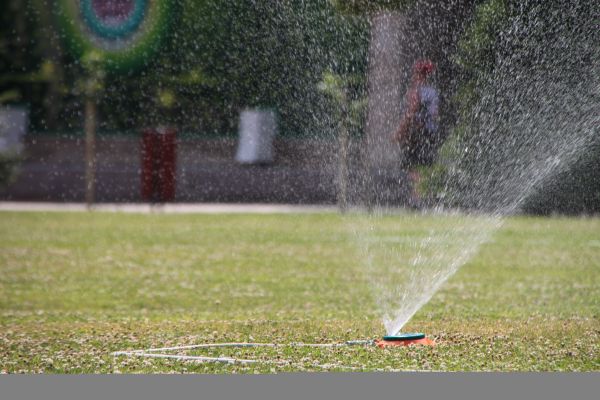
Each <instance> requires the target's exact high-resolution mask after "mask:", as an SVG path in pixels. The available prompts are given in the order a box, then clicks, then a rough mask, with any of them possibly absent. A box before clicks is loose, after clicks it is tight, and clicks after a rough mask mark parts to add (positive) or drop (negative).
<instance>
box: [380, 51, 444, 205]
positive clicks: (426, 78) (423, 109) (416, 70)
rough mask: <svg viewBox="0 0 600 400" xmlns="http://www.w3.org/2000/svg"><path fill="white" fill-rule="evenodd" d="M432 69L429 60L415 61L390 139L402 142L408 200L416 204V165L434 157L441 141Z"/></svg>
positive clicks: (418, 199) (417, 177) (417, 203)
mask: <svg viewBox="0 0 600 400" xmlns="http://www.w3.org/2000/svg"><path fill="white" fill-rule="evenodd" d="M434 71H435V64H433V63H432V62H431V61H430V60H419V61H417V62H416V63H415V64H414V66H413V74H412V78H411V81H410V84H409V87H408V90H407V92H406V95H405V96H404V112H403V114H402V118H401V119H400V124H399V126H398V129H397V130H396V131H395V132H394V134H393V135H392V140H393V141H394V142H396V143H398V144H400V146H402V150H403V155H404V159H403V163H402V166H403V168H405V169H406V170H408V176H409V180H410V183H411V186H412V195H411V203H412V205H415V206H418V205H419V203H420V197H419V194H418V191H417V187H418V184H419V181H420V174H419V171H418V168H419V167H420V166H426V165H431V164H432V163H433V162H434V161H435V158H436V156H437V148H438V145H439V143H440V132H439V112H438V111H439V110H438V107H439V95H438V91H437V90H436V89H435V87H433V86H432V85H431V83H430V78H431V75H432V74H433V72H434Z"/></svg>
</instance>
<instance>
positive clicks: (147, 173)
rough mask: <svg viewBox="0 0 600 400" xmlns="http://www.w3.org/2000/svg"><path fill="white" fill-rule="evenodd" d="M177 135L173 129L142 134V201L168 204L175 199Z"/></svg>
mask: <svg viewBox="0 0 600 400" xmlns="http://www.w3.org/2000/svg"><path fill="white" fill-rule="evenodd" d="M176 136H177V133H176V131H175V129H173V128H158V129H145V130H144V131H143V132H142V174H141V175H142V199H143V200H145V201H158V202H163V203H164V202H167V201H173V200H174V199H175V179H176V177H175V176H176V170H177V157H176V153H177V142H176Z"/></svg>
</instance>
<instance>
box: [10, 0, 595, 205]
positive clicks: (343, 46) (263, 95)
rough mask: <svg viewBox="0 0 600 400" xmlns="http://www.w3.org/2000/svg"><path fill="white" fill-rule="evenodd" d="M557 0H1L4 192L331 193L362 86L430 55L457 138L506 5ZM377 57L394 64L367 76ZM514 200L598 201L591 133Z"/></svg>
mask: <svg viewBox="0 0 600 400" xmlns="http://www.w3.org/2000/svg"><path fill="white" fill-rule="evenodd" d="M561 3H562V2H561V1H559V0H550V1H537V2H536V1H530V2H526V3H525V4H523V3H521V2H517V1H511V0H486V1H477V0H451V1H443V2H440V1H433V0H424V1H418V2H416V1H401V0H398V1H383V0H381V1H358V0H352V1H350V0H348V1H330V0H304V1H293V0H282V1H260V0H256V1H251V0H227V1H225V0H147V1H146V0H55V1H51V0H4V1H2V2H1V4H0V10H1V11H0V15H1V18H2V23H1V24H0V199H2V200H11V201H56V202H82V201H87V202H88V203H94V202H142V201H144V202H170V201H175V202H231V203H245V202H251V203H310V204H335V203H339V202H340V201H341V200H340V190H344V189H343V188H344V187H345V186H344V184H342V183H340V178H339V177H340V172H339V171H340V160H342V162H343V163H345V164H344V165H345V168H346V169H347V170H348V173H347V177H345V178H344V179H347V180H349V181H355V182H358V181H360V177H361V176H363V175H362V174H361V173H359V171H363V170H364V169H365V168H366V167H365V159H366V158H368V157H367V156H366V155H365V152H366V151H368V150H365V149H366V148H367V147H368V146H366V143H367V142H368V140H367V139H368V136H369V135H371V134H372V133H370V132H369V128H368V123H367V121H368V120H369V115H370V113H371V115H372V114H373V112H374V111H373V108H374V107H377V105H376V103H377V102H376V101H375V99H374V96H375V95H376V93H375V92H374V91H373V87H377V85H378V84H379V85H385V84H386V82H388V81H386V80H385V79H388V80H390V79H391V81H390V82H392V84H394V85H397V86H398V88H399V89H398V91H399V92H400V93H403V92H404V90H403V89H402V88H404V87H406V85H407V81H408V78H409V74H410V69H411V66H412V64H413V61H414V60H415V59H418V58H423V57H426V58H430V59H432V60H433V61H434V62H435V63H436V65H437V70H436V71H437V72H436V76H435V85H436V86H437V87H438V88H439V91H440V94H441V106H440V110H441V126H442V128H443V130H444V135H445V136H447V137H452V135H459V134H460V131H461V130H462V131H464V130H465V126H464V125H465V124H469V123H472V124H475V122H473V121H472V120H469V119H465V118H461V115H464V114H465V113H467V112H468V111H469V110H470V108H472V106H473V102H474V101H476V100H473V99H476V98H477V96H478V95H480V93H479V92H478V91H477V84H476V82H477V79H476V78H477V77H478V76H480V75H481V74H483V73H487V74H490V73H493V70H494V67H495V62H496V59H497V58H498V57H500V56H501V54H500V53H501V51H500V50H501V47H500V46H501V42H502V41H501V39H502V38H501V36H502V35H501V34H500V33H501V32H503V30H505V29H506V26H507V24H508V23H509V21H510V17H511V13H520V15H523V14H524V13H525V14H526V13H527V10H524V9H523V8H524V7H529V8H530V9H539V8H540V6H541V5H542V6H544V8H545V9H547V10H548V18H550V16H551V15H552V13H555V12H556V11H557V10H560V8H561ZM593 3H594V2H593V1H589V2H582V7H580V8H578V10H579V11H578V12H580V13H582V15H583V14H584V13H585V12H586V10H587V11H593V8H594V4H593ZM536 15H537V16H538V17H539V18H541V20H542V21H543V19H544V18H545V15H546V14H544V13H543V12H537V14H536ZM386 26H387V27H388V28H389V27H390V26H392V28H393V29H392V30H391V31H392V32H393V35H395V39H394V38H392V39H391V40H392V41H393V42H394V43H395V44H394V45H393V46H392V47H391V49H392V50H391V51H389V48H386V49H388V50H386V51H385V52H383V51H380V50H378V49H379V48H378V46H379V45H380V44H381V43H384V42H386V40H389V38H387V39H386V37H385V35H384V36H381V32H382V27H384V28H385V27H386ZM549 26H550V25H549ZM548 29H549V31H548V32H547V33H548V34H551V31H550V29H551V28H548ZM384 31H385V32H388V31H387V30H384ZM543 38H544V33H543V32H542V34H541V36H540V38H539V40H543ZM380 63H384V64H385V63H392V64H397V66H398V68H397V70H396V71H397V73H395V76H394V77H390V76H387V77H383V78H377V77H374V76H373V73H372V71H373V70H374V69H376V68H377V67H378V65H380ZM591 65H595V64H591ZM597 72H599V71H597ZM376 79H383V81H382V82H379V83H377V82H374V80H376ZM595 99H596V101H597V97H596V98H595ZM397 106H398V107H399V106H400V105H399V104H398V105H397ZM393 110H394V109H393V108H392V111H391V112H394V111H393ZM399 114H400V111H398V115H399ZM596 118H597V117H596ZM153 138H158V139H156V140H155V139H153ZM257 141H258V144H257ZM157 149H158V150H157ZM432 168H435V166H433V167H432ZM402 176H403V175H402V174H401V173H399V174H397V175H396V176H395V178H394V179H392V180H390V182H392V183H390V185H397V188H396V189H394V190H395V191H396V192H397V193H396V194H395V195H394V196H391V200H390V201H391V202H392V203H394V202H395V203H397V204H398V205H402V204H403V196H405V194H403V193H406V190H405V189H403V188H402V187H403V179H402ZM357 185H358V186H357ZM357 185H354V186H352V187H359V186H360V184H357ZM346 196H350V197H352V196H354V197H356V198H361V196H362V194H361V191H360V190H353V191H352V193H350V194H344V196H343V197H344V198H343V201H347V199H346ZM524 210H525V211H526V212H531V213H553V212H559V213H595V212H598V211H600V141H599V140H595V142H594V143H593V144H592V145H591V146H590V147H589V148H587V149H586V151H585V152H583V153H582V154H581V156H580V157H579V158H578V160H576V162H575V163H574V164H573V165H572V166H570V167H569V168H568V170H565V171H562V172H561V173H560V174H557V175H556V176H555V177H554V178H553V179H552V180H551V181H548V182H545V184H544V187H541V188H539V189H538V190H537V192H536V193H535V194H534V195H533V196H532V197H531V198H530V199H529V200H528V201H527V204H526V205H525V206H524Z"/></svg>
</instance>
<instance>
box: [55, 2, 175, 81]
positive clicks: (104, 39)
mask: <svg viewBox="0 0 600 400" xmlns="http://www.w3.org/2000/svg"><path fill="white" fill-rule="evenodd" d="M172 9H173V7H172V4H171V0H59V2H58V8H57V15H58V17H59V21H60V25H61V27H62V30H63V32H64V34H65V39H66V43H67V46H68V48H69V50H70V51H71V52H72V53H73V54H74V55H75V56H76V57H82V56H83V55H84V54H85V53H87V52H89V51H92V50H93V51H96V52H99V53H100V54H101V58H102V60H103V62H104V64H105V67H106V68H107V69H109V70H111V71H115V72H128V71H131V70H134V69H137V68H139V67H140V66H142V65H143V63H144V62H145V61H146V60H148V59H149V58H150V57H152V55H154V54H155V53H156V51H157V50H158V48H159V47H160V44H161V42H162V40H163V39H164V37H165V36H166V33H167V31H168V28H169V25H170V22H171V17H172Z"/></svg>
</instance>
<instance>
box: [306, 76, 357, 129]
mask: <svg viewBox="0 0 600 400" xmlns="http://www.w3.org/2000/svg"><path fill="white" fill-rule="evenodd" d="M364 86H365V80H364V77H363V75H356V74H346V75H340V74H334V73H333V72H331V71H327V72H325V73H324V74H323V79H322V80H321V82H320V83H319V85H318V87H319V90H321V91H322V92H323V93H324V94H325V95H326V96H327V98H328V99H329V101H330V103H329V105H328V107H327V110H328V112H329V117H330V118H331V120H332V121H333V122H337V125H338V126H334V127H333V130H334V131H336V133H337V134H339V130H340V129H347V130H348V132H349V133H351V134H354V135H360V134H362V133H363V131H364V121H365V116H366V109H367V102H368V98H367V96H366V95H365V93H366V89H365V87H364ZM340 124H343V127H341V126H339V125H340Z"/></svg>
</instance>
